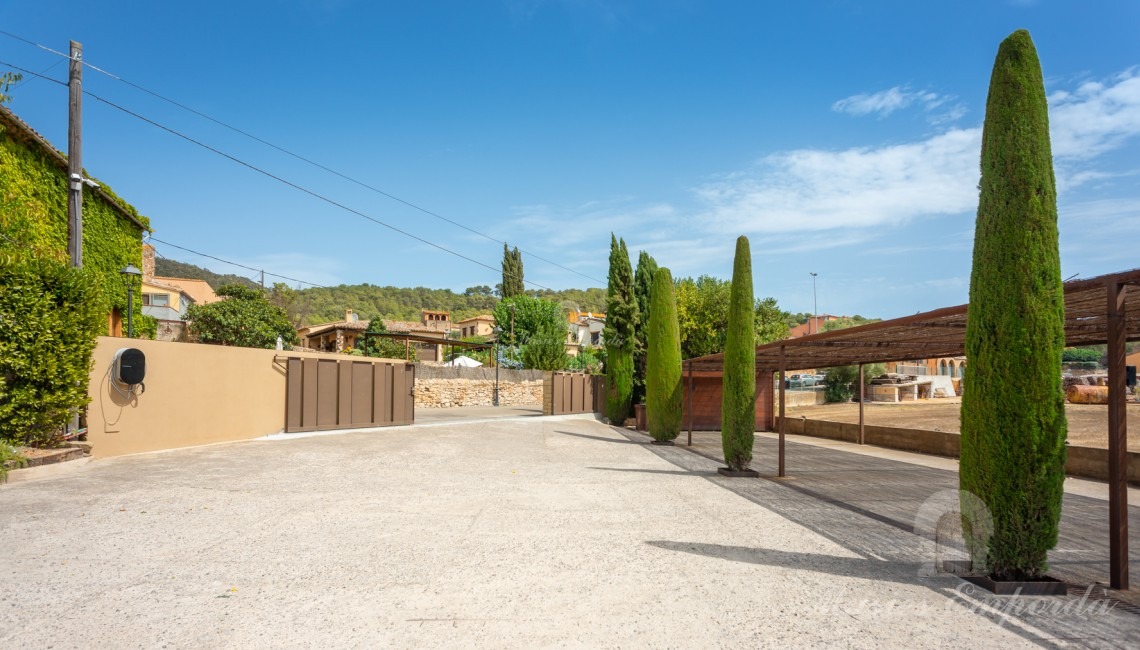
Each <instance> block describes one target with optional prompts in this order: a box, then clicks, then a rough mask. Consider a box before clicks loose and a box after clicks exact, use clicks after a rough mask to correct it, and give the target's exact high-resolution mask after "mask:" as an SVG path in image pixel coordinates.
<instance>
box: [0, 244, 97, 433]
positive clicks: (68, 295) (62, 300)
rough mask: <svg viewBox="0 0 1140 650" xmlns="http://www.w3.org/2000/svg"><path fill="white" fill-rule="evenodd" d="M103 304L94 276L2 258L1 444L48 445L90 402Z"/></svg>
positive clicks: (59, 265)
mask: <svg viewBox="0 0 1140 650" xmlns="http://www.w3.org/2000/svg"><path fill="white" fill-rule="evenodd" d="M106 317H107V303H106V300H105V298H104V294H103V291H102V288H101V284H100V278H99V276H98V274H97V273H96V272H94V271H91V270H88V269H74V268H71V267H69V266H68V265H67V264H66V263H64V262H61V261H58V260H54V259H49V258H34V259H27V258H23V259H21V258H19V257H17V256H14V255H11V254H9V255H2V256H0V441H4V442H8V443H12V444H17V445H20V444H33V445H44V444H51V443H52V442H53V441H54V440H55V439H56V438H57V436H58V433H59V431H60V429H61V427H63V425H64V424H65V423H67V422H68V421H69V420H70V419H71V415H72V412H73V410H74V409H77V408H79V407H81V406H83V405H84V404H86V403H87V401H88V397H87V380H88V373H89V372H90V369H91V352H92V351H93V350H94V349H95V339H96V337H97V336H99V335H100V334H103V333H105V331H106V327H107V321H106Z"/></svg>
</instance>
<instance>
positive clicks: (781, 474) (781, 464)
mask: <svg viewBox="0 0 1140 650" xmlns="http://www.w3.org/2000/svg"><path fill="white" fill-rule="evenodd" d="M784 430H785V425H784V346H782V345H781V346H780V452H779V453H780V459H779V466H778V470H777V476H779V477H780V478H783V477H784Z"/></svg>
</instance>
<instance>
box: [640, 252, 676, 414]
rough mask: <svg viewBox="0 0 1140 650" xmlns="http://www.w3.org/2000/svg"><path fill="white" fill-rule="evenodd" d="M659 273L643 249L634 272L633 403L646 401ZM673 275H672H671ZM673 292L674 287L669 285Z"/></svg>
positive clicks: (674, 309) (674, 304)
mask: <svg viewBox="0 0 1140 650" xmlns="http://www.w3.org/2000/svg"><path fill="white" fill-rule="evenodd" d="M656 274H657V261H656V260H654V259H653V258H652V257H650V255H649V253H646V252H645V251H641V254H640V255H638V258H637V271H636V272H635V273H634V274H633V295H634V297H635V299H636V300H637V313H638V319H637V327H636V328H635V330H634V347H633V398H632V399H633V403H634V404H641V403H642V402H644V401H645V375H646V364H647V361H646V354H647V352H646V351H647V350H648V340H649V339H648V331H649V319H650V317H651V314H650V306H649V303H650V296H652V295H653V282H654V276H655V275H656ZM670 277H672V276H670ZM669 293H670V294H672V293H673V287H672V286H670V287H669ZM676 310H677V303H676V299H674V302H673V312H674V314H673V316H674V318H676Z"/></svg>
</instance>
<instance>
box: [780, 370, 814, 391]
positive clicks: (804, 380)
mask: <svg viewBox="0 0 1140 650" xmlns="http://www.w3.org/2000/svg"><path fill="white" fill-rule="evenodd" d="M815 384H816V381H815V375H806V374H800V373H797V374H794V375H788V376H787V378H785V379H784V388H811V387H812V386H815Z"/></svg>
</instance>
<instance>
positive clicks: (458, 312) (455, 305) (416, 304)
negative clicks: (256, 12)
mask: <svg viewBox="0 0 1140 650" xmlns="http://www.w3.org/2000/svg"><path fill="white" fill-rule="evenodd" d="M527 293H529V294H531V295H534V296H537V297H539V298H546V299H548V300H553V301H555V302H565V303H567V307H568V308H576V309H580V310H581V311H591V312H595V313H600V312H603V311H604V310H605V301H606V292H605V290H604V289H586V290H581V289H567V290H565V291H548V290H545V291H528V292H527ZM298 294H299V296H298V297H299V298H300V299H301V301H302V302H303V303H307V304H305V305H304V307H305V308H307V309H304V311H307V312H308V314H307V315H306V316H305V317H304V319H303V320H304V322H306V323H308V324H313V323H324V322H328V321H334V320H340V319H342V318H344V310H346V309H352V310H353V311H355V312H356V313H357V314H359V315H360V317H361V318H373V317H375V316H381V317H383V318H391V319H396V320H412V321H418V320H419V319H420V310H421V309H438V310H444V311H449V312H451V320H452V321H453V322H454V321H460V320H463V319H464V318H470V317H471V316H478V315H480V314H489V313H490V312H491V310H492V309H494V307H495V304H496V303H497V302H498V301H499V299H498V298H497V297H496V296H495V295H494V292H493V290H492V289H491V288H490V287H487V286H479V287H469V288H468V289H467V290H466V291H464V292H463V293H456V292H454V291H451V290H450V289H428V288H426V287H415V288H410V289H408V288H401V287H378V286H375V285H371V284H357V285H340V286H337V287H329V288H326V289H321V288H311V289H305V290H303V291H299V292H298Z"/></svg>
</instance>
